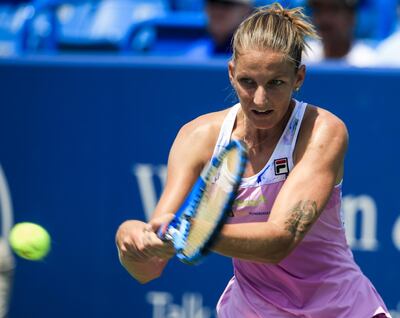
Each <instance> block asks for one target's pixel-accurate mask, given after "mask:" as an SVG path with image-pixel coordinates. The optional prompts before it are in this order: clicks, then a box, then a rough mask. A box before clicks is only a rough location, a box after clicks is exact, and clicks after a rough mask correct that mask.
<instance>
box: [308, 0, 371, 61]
mask: <svg viewBox="0 0 400 318" xmlns="http://www.w3.org/2000/svg"><path fill="white" fill-rule="evenodd" d="M308 5H309V7H310V9H311V17H312V19H313V22H314V24H315V26H316V28H317V31H318V33H319V35H320V36H321V40H320V41H310V42H309V45H310V48H311V50H307V51H306V52H305V55H304V59H303V60H304V62H305V63H306V64H308V63H318V62H322V61H335V62H343V63H346V64H349V65H353V66H371V65H373V64H375V62H376V53H375V51H374V49H373V48H372V47H370V46H369V45H367V44H366V43H363V42H362V41H358V40H356V39H355V37H354V33H355V26H356V10H357V0H308Z"/></svg>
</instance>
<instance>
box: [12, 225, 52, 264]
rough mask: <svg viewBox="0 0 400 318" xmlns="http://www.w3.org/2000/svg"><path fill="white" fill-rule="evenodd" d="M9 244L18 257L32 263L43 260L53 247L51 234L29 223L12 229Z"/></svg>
mask: <svg viewBox="0 0 400 318" xmlns="http://www.w3.org/2000/svg"><path fill="white" fill-rule="evenodd" d="M9 242H10V246H11V248H12V249H13V250H14V252H15V253H16V254H17V255H18V256H20V257H22V258H25V259H28V260H31V261H39V260H41V259H43V258H44V257H45V256H46V255H47V254H48V253H49V251H50V245H51V239H50V235H49V233H48V232H47V231H46V230H45V229H44V228H43V227H41V226H40V225H38V224H34V223H29V222H23V223H18V224H16V225H15V226H14V227H13V228H12V229H11V232H10V236H9Z"/></svg>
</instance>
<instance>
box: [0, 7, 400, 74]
mask: <svg viewBox="0 0 400 318" xmlns="http://www.w3.org/2000/svg"><path fill="white" fill-rule="evenodd" d="M390 1H391V2H390ZM271 2H272V1H266V0H264V1H257V0H168V2H167V0H101V1H98V0H69V1H68V0H64V1H61V0H32V2H26V0H25V1H23V0H0V56H12V55H18V54H19V55H20V54H24V53H26V52H28V53H38V52H39V53H43V52H48V51H49V50H52V51H57V52H58V53H65V52H69V53H71V52H72V51H73V52H74V53H77V52H78V53H79V52H82V51H85V52H86V51H91V52H103V53H104V52H107V53H109V52H114V53H115V52H118V53H121V52H123V53H124V54H136V55H169V56H178V57H187V58H208V57H213V56H222V57H228V56H229V55H230V53H231V49H230V41H231V37H232V34H233V32H234V30H235V29H236V28H237V26H238V25H239V24H240V22H241V21H242V20H243V19H244V18H245V17H246V16H248V15H249V14H250V13H251V12H252V10H253V9H254V8H255V7H257V6H260V5H265V4H268V3H271ZM280 2H281V3H282V4H283V5H286V6H292V7H294V6H304V8H305V13H306V14H308V15H309V16H310V18H311V19H312V21H313V22H314V24H315V26H316V28H317V30H318V33H319V35H320V37H321V39H320V40H319V41H315V40H314V41H310V42H309V49H308V50H307V51H306V52H305V54H304V56H303V61H304V62H305V63H306V64H312V63H320V62H331V61H334V62H335V63H337V62H340V63H345V64H349V65H352V66H357V67H374V66H384V67H391V66H397V67H399V66H400V54H399V53H398V52H399V48H400V30H399V24H400V23H399V14H398V12H397V13H396V11H398V10H399V7H400V5H399V2H398V1H397V0H375V1H373V0H297V1H280ZM380 3H381V4H380ZM377 4H378V5H377ZM390 6H391V7H390ZM396 9H397V10H396ZM7 28H8V30H7Z"/></svg>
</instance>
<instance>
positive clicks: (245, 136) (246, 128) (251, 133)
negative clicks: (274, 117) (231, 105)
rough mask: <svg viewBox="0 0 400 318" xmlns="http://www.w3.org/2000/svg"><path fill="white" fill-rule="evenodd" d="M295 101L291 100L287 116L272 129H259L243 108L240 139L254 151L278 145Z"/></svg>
mask: <svg viewBox="0 0 400 318" xmlns="http://www.w3.org/2000/svg"><path fill="white" fill-rule="evenodd" d="M294 106H295V102H294V101H293V100H292V101H291V102H290V105H289V108H288V111H287V112H286V114H285V116H283V118H282V120H281V121H280V122H279V123H278V124H277V125H276V126H275V127H274V128H271V129H257V128H254V127H252V126H251V125H249V123H248V119H247V118H246V115H245V114H244V112H243V111H242V110H240V115H239V116H238V118H240V122H241V123H240V126H241V127H242V129H241V131H242V133H240V134H239V135H240V136H241V138H240V139H242V140H243V142H244V143H245V144H246V145H247V147H248V149H249V151H252V152H261V151H263V150H264V149H265V148H270V147H273V146H275V145H276V143H277V141H278V140H279V138H280V137H281V135H282V133H283V131H284V129H285V127H286V125H287V122H288V121H289V118H290V115H291V114H292V111H293V109H294Z"/></svg>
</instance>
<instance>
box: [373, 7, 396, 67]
mask: <svg viewBox="0 0 400 318" xmlns="http://www.w3.org/2000/svg"><path fill="white" fill-rule="evenodd" d="M397 15H398V23H399V25H398V28H397V31H395V32H394V33H393V34H392V35H390V36H389V37H388V38H386V39H385V40H383V41H382V42H381V43H380V44H379V46H378V47H377V53H378V64H379V65H380V66H388V67H391V66H394V67H400V1H399V4H398V8H397Z"/></svg>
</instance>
